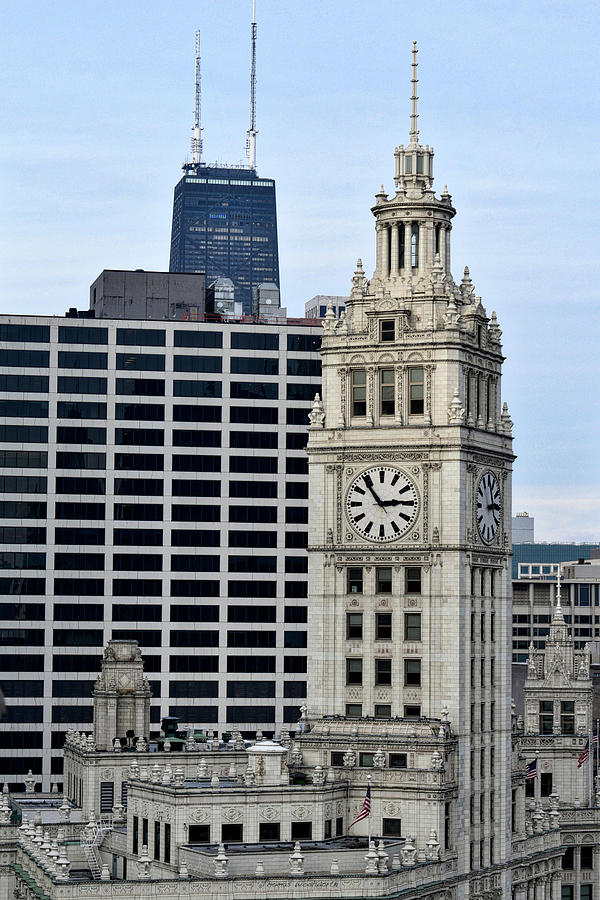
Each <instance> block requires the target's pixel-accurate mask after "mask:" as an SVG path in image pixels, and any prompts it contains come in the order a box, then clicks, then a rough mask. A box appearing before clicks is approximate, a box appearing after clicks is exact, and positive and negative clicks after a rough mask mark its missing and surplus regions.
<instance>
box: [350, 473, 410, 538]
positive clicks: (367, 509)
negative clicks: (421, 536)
mask: <svg viewBox="0 0 600 900" xmlns="http://www.w3.org/2000/svg"><path fill="white" fill-rule="evenodd" d="M418 509H419V499H418V496H417V492H416V490H415V486H414V484H413V483H412V481H410V479H409V478H407V477H406V475H405V474H404V472H400V471H399V470H398V469H394V468H392V466H374V467H373V468H372V469H367V471H366V472H362V473H361V474H360V475H358V476H357V477H356V478H355V479H354V481H353V482H352V484H351V485H350V487H349V488H348V494H347V497H346V512H347V514H348V518H349V520H350V523H351V524H352V527H353V528H355V529H356V531H358V533H359V534H360V535H361V536H362V537H366V538H368V539H369V540H370V541H382V542H385V541H394V540H396V538H399V537H401V536H402V535H403V534H405V532H406V531H407V530H408V529H409V528H410V527H411V525H412V524H413V523H414V521H415V519H416V517H417V512H418Z"/></svg>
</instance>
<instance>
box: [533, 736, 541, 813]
mask: <svg viewBox="0 0 600 900" xmlns="http://www.w3.org/2000/svg"><path fill="white" fill-rule="evenodd" d="M533 784H534V790H533V794H534V799H535V804H536V806H537V805H538V803H539V802H540V796H541V787H540V751H539V750H536V751H535V779H534V782H533Z"/></svg>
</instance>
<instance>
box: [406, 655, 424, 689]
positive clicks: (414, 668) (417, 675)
mask: <svg viewBox="0 0 600 900" xmlns="http://www.w3.org/2000/svg"><path fill="white" fill-rule="evenodd" d="M404 684H405V685H406V686H407V687H408V686H417V687H418V686H420V684H421V660H420V659H405V660H404Z"/></svg>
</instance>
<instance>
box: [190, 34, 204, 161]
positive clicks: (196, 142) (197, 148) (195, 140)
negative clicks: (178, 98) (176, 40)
mask: <svg viewBox="0 0 600 900" xmlns="http://www.w3.org/2000/svg"><path fill="white" fill-rule="evenodd" d="M195 74H196V78H195V84H196V97H195V105H194V125H193V127H192V164H193V165H195V166H199V165H201V164H202V126H201V124H200V121H201V115H200V113H201V93H200V89H201V76H200V32H199V31H197V32H196V70H195Z"/></svg>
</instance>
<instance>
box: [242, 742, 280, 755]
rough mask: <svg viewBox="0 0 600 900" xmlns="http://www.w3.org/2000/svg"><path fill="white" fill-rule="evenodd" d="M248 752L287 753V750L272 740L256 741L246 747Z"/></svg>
mask: <svg viewBox="0 0 600 900" xmlns="http://www.w3.org/2000/svg"><path fill="white" fill-rule="evenodd" d="M248 753H287V750H286V748H285V747H282V746H281V744H276V743H275V742H274V741H258V742H257V743H256V744H252V746H251V747H248Z"/></svg>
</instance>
